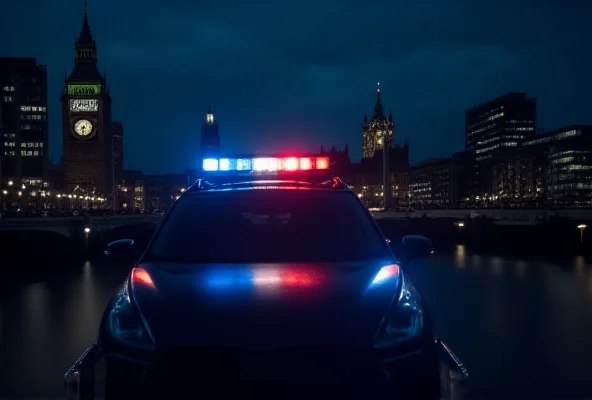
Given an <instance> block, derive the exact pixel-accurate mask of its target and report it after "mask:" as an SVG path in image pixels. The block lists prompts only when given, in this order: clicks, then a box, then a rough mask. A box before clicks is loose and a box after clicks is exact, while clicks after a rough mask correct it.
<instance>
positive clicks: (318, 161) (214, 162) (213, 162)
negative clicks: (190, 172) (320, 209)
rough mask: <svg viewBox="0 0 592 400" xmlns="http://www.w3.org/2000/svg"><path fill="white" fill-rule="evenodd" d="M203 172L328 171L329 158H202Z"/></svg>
mask: <svg viewBox="0 0 592 400" xmlns="http://www.w3.org/2000/svg"><path fill="white" fill-rule="evenodd" d="M202 168H203V170H204V171H208V172H215V171H244V172H276V171H310V170H327V169H329V157H259V158H204V160H203V164H202Z"/></svg>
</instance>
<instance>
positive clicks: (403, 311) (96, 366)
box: [65, 157, 467, 399]
mask: <svg viewBox="0 0 592 400" xmlns="http://www.w3.org/2000/svg"><path fill="white" fill-rule="evenodd" d="M329 167H330V165H329V159H328V158H326V157H256V158H221V159H205V160H203V176H202V178H201V179H199V180H198V181H197V182H196V183H195V184H194V185H193V186H192V187H190V188H189V189H188V190H187V191H186V192H185V193H184V194H183V195H182V196H181V197H180V198H179V199H178V200H177V201H176V202H175V204H174V205H173V206H172V207H171V209H170V210H169V212H167V214H166V215H165V217H164V219H163V221H162V223H161V225H160V227H159V228H158V230H157V231H156V233H155V234H154V237H153V238H152V240H151V242H150V243H149V245H148V246H147V248H146V249H145V250H144V251H143V253H142V254H141V255H138V257H139V259H136V260H137V261H136V260H134V261H136V262H135V263H134V267H133V269H132V270H131V272H130V274H129V277H128V278H127V279H126V280H125V282H123V283H122V286H121V288H120V289H119V291H118V293H117V294H116V295H115V296H114V297H113V299H112V301H111V302H110V304H109V305H108V307H107V309H106V310H105V313H104V315H103V318H102V321H101V327H100V332H99V334H98V338H97V341H96V343H94V344H92V346H90V347H89V348H88V349H87V350H86V351H85V353H84V354H83V355H82V356H81V357H80V359H79V360H78V361H76V362H75V363H74V365H73V366H72V367H71V368H70V369H69V370H68V371H67V373H66V375H65V384H66V394H67V396H68V397H69V398H74V399H93V398H94V399H98V398H107V399H114V398H147V397H150V396H155V397H159V398H190V397H191V398H210V397H209V396H217V398H219V397H220V396H222V397H224V396H225V395H232V396H234V397H243V396H248V395H247V393H249V392H250V391H255V392H256V393H257V394H258V395H260V396H263V395H269V396H271V398H274V399H282V398H289V397H290V396H298V397H299V398H302V396H310V395H314V393H316V392H319V391H320V390H321V388H325V389H326V390H330V391H331V393H332V394H333V395H339V396H344V395H349V396H353V395H354V394H355V397H357V398H378V397H379V396H381V395H386V396H387V397H388V398H391V399H392V398H414V399H439V398H449V399H462V398H464V396H465V394H466V381H467V373H466V370H465V368H464V367H463V365H462V364H461V363H460V362H459V361H458V359H457V358H456V357H455V356H454V354H453V353H452V352H451V351H450V349H448V347H447V346H446V345H445V344H444V343H443V342H442V341H441V340H440V339H439V338H438V337H437V336H436V335H435V333H434V328H433V326H432V323H431V321H430V318H429V316H428V313H427V312H426V308H425V305H424V303H423V301H422V299H421V297H420V295H419V293H418V292H417V290H416V289H415V288H414V287H413V285H412V283H411V281H410V280H409V279H408V277H407V276H406V275H405V273H404V269H405V267H406V265H405V264H404V263H402V262H401V260H402V259H405V260H406V262H407V261H409V260H411V259H413V258H417V257H421V256H427V255H429V254H430V252H431V251H432V247H431V243H430V241H429V240H428V239H426V238H424V237H418V236H408V237H405V238H404V239H403V245H404V246H403V247H404V248H405V249H406V251H407V252H406V254H405V255H397V254H394V252H393V250H392V249H391V246H390V242H389V240H387V239H386V238H385V237H384V236H383V234H382V233H381V231H380V229H379V228H378V226H377V225H376V223H375V222H374V220H373V219H372V216H371V215H370V213H369V212H368V211H367V210H366V208H365V207H364V205H363V204H362V203H361V202H360V201H359V199H358V198H357V196H356V195H355V194H354V193H353V192H352V191H351V190H350V189H349V188H348V186H347V185H346V184H344V183H343V182H342V181H341V180H340V179H339V178H337V177H335V176H334V175H332V174H331V171H330V168H329ZM134 251H136V249H135V248H134V242H133V241H132V240H119V241H117V242H113V243H111V244H109V245H108V247H107V250H106V252H105V254H108V255H109V256H110V257H129V256H130V254H131V255H133V254H134ZM400 256H401V257H400ZM403 256H404V257H403ZM313 385H314V386H313ZM325 389H323V390H325ZM358 391H360V393H358Z"/></svg>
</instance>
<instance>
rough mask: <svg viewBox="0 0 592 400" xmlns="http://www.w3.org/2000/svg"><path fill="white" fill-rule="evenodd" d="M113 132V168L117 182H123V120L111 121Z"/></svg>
mask: <svg viewBox="0 0 592 400" xmlns="http://www.w3.org/2000/svg"><path fill="white" fill-rule="evenodd" d="M111 134H112V136H113V168H114V176H115V184H119V183H120V182H121V175H122V173H123V165H124V164H123V163H124V159H123V150H124V149H123V124H122V123H121V122H115V121H113V122H111Z"/></svg>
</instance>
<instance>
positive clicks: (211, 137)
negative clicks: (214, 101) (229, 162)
mask: <svg viewBox="0 0 592 400" xmlns="http://www.w3.org/2000/svg"><path fill="white" fill-rule="evenodd" d="M219 156H220V134H219V132H218V122H216V120H215V119H214V113H213V112H212V105H211V104H210V105H208V113H207V114H206V117H205V118H204V120H203V121H202V123H201V140H200V160H203V159H204V158H208V157H219ZM199 166H200V167H201V162H200V163H199Z"/></svg>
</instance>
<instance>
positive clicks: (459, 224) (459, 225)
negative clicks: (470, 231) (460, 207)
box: [456, 221, 465, 228]
mask: <svg viewBox="0 0 592 400" xmlns="http://www.w3.org/2000/svg"><path fill="white" fill-rule="evenodd" d="M456 226H458V227H459V228H462V227H464V226H465V223H464V222H462V221H459V222H457V223H456Z"/></svg>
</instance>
